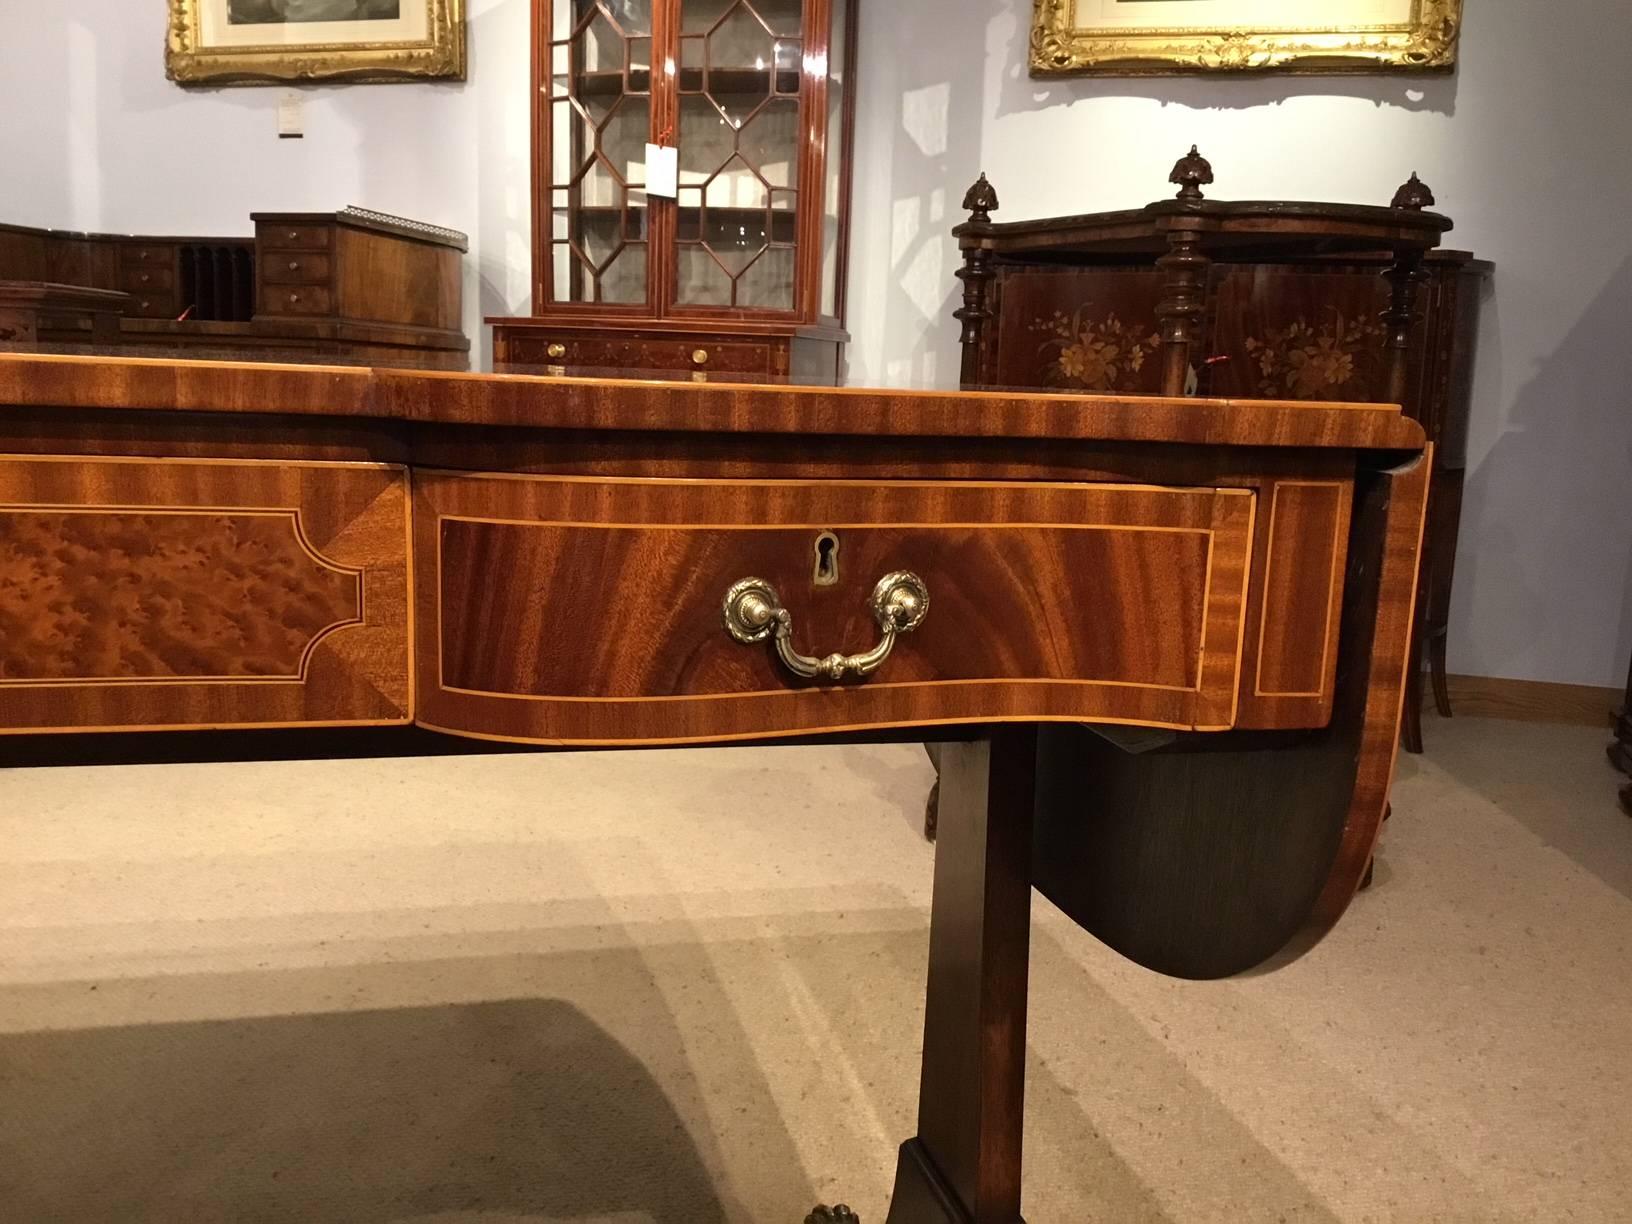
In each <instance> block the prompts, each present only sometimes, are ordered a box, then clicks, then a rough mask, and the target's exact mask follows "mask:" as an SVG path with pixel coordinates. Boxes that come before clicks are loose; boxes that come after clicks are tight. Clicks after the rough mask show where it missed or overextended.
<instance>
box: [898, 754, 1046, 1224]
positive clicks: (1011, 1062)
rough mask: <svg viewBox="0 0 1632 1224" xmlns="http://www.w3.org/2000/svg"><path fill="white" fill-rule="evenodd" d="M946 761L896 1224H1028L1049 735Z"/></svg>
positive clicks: (943, 756)
mask: <svg viewBox="0 0 1632 1224" xmlns="http://www.w3.org/2000/svg"><path fill="white" fill-rule="evenodd" d="M940 757H941V801H940V821H939V825H940V828H939V836H938V838H937V841H936V846H935V900H934V905H933V909H932V913H931V920H930V934H929V986H928V992H927V1004H926V1009H925V1015H924V1058H923V1072H922V1078H921V1080H920V1082H919V1088H918V1134H917V1135H916V1136H914V1137H913V1138H911V1139H909V1140H907V1142H905V1143H904V1144H902V1145H901V1153H900V1156H899V1159H898V1161H897V1164H896V1170H895V1193H894V1194H893V1195H892V1197H891V1200H890V1214H889V1222H888V1224H1018V1222H1019V1220H1020V1144H1021V1131H1022V1117H1023V1112H1024V1097H1025V1060H1026V981H1027V977H1026V974H1027V961H1028V957H1029V954H1030V940H1031V830H1032V818H1033V814H1034V796H1035V794H1036V768H1037V731H1036V728H1034V727H1030V726H1024V725H1021V726H1013V727H1004V728H1000V729H998V730H995V731H993V733H992V734H991V736H990V737H989V738H987V739H982V740H976V741H973V742H968V743H949V744H944V745H942V746H941V749H940Z"/></svg>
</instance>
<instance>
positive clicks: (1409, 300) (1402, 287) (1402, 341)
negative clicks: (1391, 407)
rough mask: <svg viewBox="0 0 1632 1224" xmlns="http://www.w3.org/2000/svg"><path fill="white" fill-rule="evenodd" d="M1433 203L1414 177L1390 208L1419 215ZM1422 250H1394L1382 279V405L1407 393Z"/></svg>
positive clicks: (1402, 399) (1401, 401)
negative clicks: (1385, 300)
mask: <svg viewBox="0 0 1632 1224" xmlns="http://www.w3.org/2000/svg"><path fill="white" fill-rule="evenodd" d="M1433 202H1434V193H1433V192H1432V191H1430V190H1429V189H1428V185H1427V184H1426V183H1424V182H1423V181H1422V180H1421V179H1419V178H1418V177H1417V176H1416V175H1415V174H1412V176H1411V177H1410V178H1409V179H1408V180H1407V181H1406V182H1405V184H1404V186H1402V187H1401V188H1400V189H1399V190H1398V191H1396V192H1395V193H1394V200H1393V205H1392V206H1393V207H1394V208H1403V209H1407V210H1409V211H1411V212H1421V211H1422V210H1423V209H1425V208H1427V207H1428V206H1429V205H1430V204H1432V203H1433ZM1423 254H1424V251H1423V248H1422V247H1421V246H1401V247H1396V248H1395V249H1394V262H1393V263H1392V264H1391V265H1390V266H1389V268H1388V270H1387V271H1386V272H1384V273H1383V276H1384V277H1385V278H1387V280H1388V289H1389V297H1388V306H1387V308H1386V309H1384V311H1383V313H1382V316H1381V317H1382V320H1383V326H1384V327H1385V328H1387V329H1388V337H1387V339H1386V340H1385V341H1384V343H1385V345H1386V346H1387V354H1388V364H1387V370H1388V381H1387V384H1386V393H1385V394H1384V396H1383V399H1384V401H1385V402H1387V403H1390V404H1404V403H1405V400H1406V394H1407V392H1408V391H1409V390H1410V379H1409V377H1408V376H1409V374H1410V364H1411V328H1412V327H1413V326H1414V325H1415V324H1416V321H1417V289H1418V287H1419V286H1420V285H1421V284H1422V281H1423V279H1424V277H1423V271H1422V258H1423Z"/></svg>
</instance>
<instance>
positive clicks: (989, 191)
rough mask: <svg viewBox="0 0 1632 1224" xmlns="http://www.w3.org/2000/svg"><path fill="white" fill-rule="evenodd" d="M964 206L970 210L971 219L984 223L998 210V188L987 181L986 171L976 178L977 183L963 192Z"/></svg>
mask: <svg viewBox="0 0 1632 1224" xmlns="http://www.w3.org/2000/svg"><path fill="white" fill-rule="evenodd" d="M963 206H964V207H965V208H966V209H968V210H969V220H971V221H973V222H976V223H978V224H984V223H985V222H987V221H990V220H991V219H992V214H993V213H994V212H996V211H997V188H995V187H993V186H992V185H991V184H990V183H988V182H987V181H986V172H985V171H981V175H980V177H979V178H978V179H976V180H975V185H974V186H973V187H971V188H969V190H968V191H966V192H964V194H963Z"/></svg>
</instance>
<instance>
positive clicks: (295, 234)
mask: <svg viewBox="0 0 1632 1224" xmlns="http://www.w3.org/2000/svg"><path fill="white" fill-rule="evenodd" d="M289 241H290V242H299V241H300V231H299V230H290V231H289Z"/></svg>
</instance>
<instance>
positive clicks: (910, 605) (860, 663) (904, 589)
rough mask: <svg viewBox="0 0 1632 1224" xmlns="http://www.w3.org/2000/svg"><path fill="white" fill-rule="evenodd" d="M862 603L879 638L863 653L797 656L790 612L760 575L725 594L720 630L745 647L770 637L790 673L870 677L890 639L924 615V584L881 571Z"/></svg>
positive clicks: (886, 651)
mask: <svg viewBox="0 0 1632 1224" xmlns="http://www.w3.org/2000/svg"><path fill="white" fill-rule="evenodd" d="M867 604H868V606H869V607H870V608H872V610H873V617H874V619H876V620H877V621H878V627H879V628H880V629H882V630H883V631H884V636H883V637H882V638H881V639H880V640H879V643H878V645H877V646H874V647H873V648H872V649H871V650H869V651H867V652H866V653H865V654H858V655H845V654H830V655H828V656H827V657H826V658H816V657H814V656H812V655H804V654H800V653H799V652H798V651H797V650H795V649H794V648H793V615H792V613H790V612H789V611H788V610H787V609H786V608H785V607H783V606H782V600H781V598H780V597H779V596H778V595H777V593H776V588H775V587H773V586H772V585H771V584H770V583H768V582H766V581H765V580H764V579H763V578H744V579H743V580H742V581H740V582H737V583H734V584H733V585H732V587H731V589H730V590H729V591H727V592H726V593H725V608H724V611H725V628H726V631H727V632H729V633H730V634H731V636H732V637H733V638H735V639H736V640H737V641H739V642H742V643H744V644H746V645H751V644H753V643H755V642H763V641H764V640H765V639H766V638H771V639H772V640H773V641H774V642H775V643H776V653H777V657H779V658H780V659H781V660H782V664H783V666H784V667H786V668H787V669H788V670H789V671H791V672H792V673H793V674H794V675H796V676H803V677H804V678H805V679H807V680H809V679H814V678H815V677H817V676H822V677H825V678H827V679H829V680H842V679H844V678H845V676H847V675H857V676H870V675H872V674H873V673H874V672H876V671H877V670H878V669H879V668H880V667H881V666H882V665H883V663H884V660H885V659H887V658H889V657H890V651H891V650H893V649H894V648H895V639H896V638H897V637H898V636H900V635H901V634H903V633H911V632H912V631H913V630H914V629H916V628H918V626H919V625H921V624H923V623H924V617H926V616H928V615H929V588H928V587H926V586H925V585H924V580H923V579H922V578H920V577H918V575H917V574H913V573H908V572H907V571H906V570H897V571H896V572H895V573H893V574H885V575H884V577H882V578H880V579H879V580H878V585H877V586H875V587H874V588H873V594H872V597H871V598H870V599H869V600H868V601H867Z"/></svg>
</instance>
